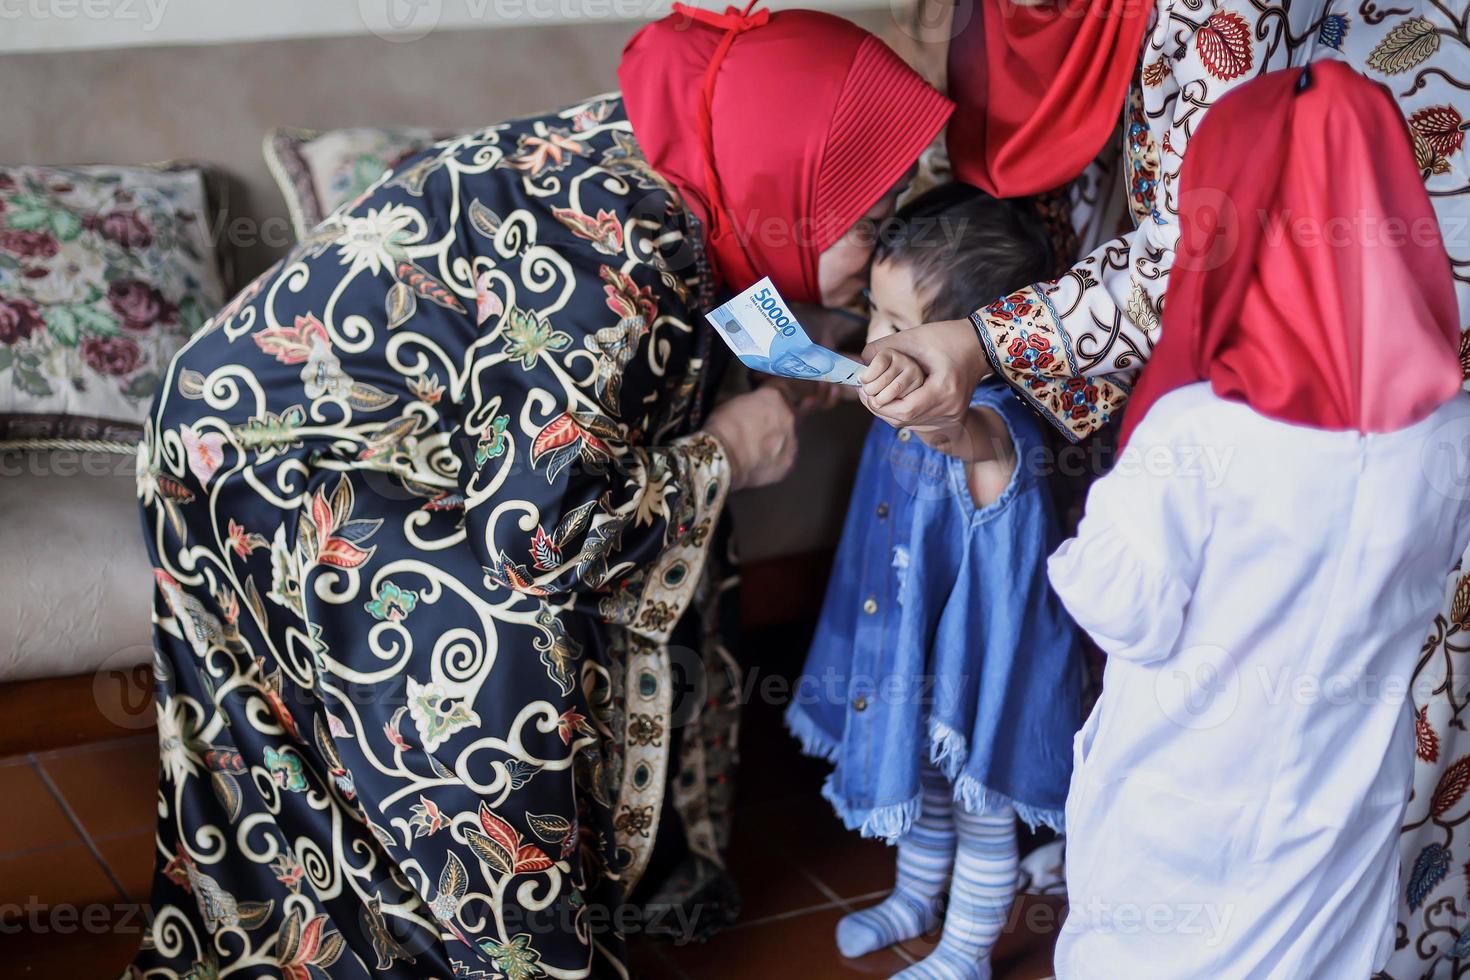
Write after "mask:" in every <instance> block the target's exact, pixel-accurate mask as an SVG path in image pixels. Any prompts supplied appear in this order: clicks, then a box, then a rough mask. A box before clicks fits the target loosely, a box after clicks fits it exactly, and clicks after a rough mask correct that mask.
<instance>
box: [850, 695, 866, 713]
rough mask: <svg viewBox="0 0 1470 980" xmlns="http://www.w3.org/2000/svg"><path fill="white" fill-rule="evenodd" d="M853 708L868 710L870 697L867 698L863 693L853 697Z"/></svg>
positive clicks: (855, 709)
mask: <svg viewBox="0 0 1470 980" xmlns="http://www.w3.org/2000/svg"><path fill="white" fill-rule="evenodd" d="M852 710H854V711H867V710H868V699H867V698H865V697H864V696H863V695H861V694H859V695H858V696H857V697H855V698H853V699H852Z"/></svg>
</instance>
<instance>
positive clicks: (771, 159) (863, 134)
mask: <svg viewBox="0 0 1470 980" xmlns="http://www.w3.org/2000/svg"><path fill="white" fill-rule="evenodd" d="M752 5H753V4H752ZM749 9H750V8H749V7H747V8H746V10H747V11H749ZM618 81H619V82H620V83H621V84H622V87H623V100H624V104H625V106H626V107H627V111H628V119H629V120H630V121H631V122H632V124H633V134H634V135H635V136H636V137H637V138H638V143H639V145H640V146H641V147H642V148H643V152H644V154H645V155H646V156H647V158H648V162H649V163H650V164H652V165H653V169H654V170H656V171H658V172H659V173H660V174H661V175H663V176H664V177H665V178H667V179H668V180H669V181H671V182H672V183H673V184H674V185H675V186H676V187H677V188H678V189H679V191H680V193H682V194H683V196H684V198H685V201H686V203H688V204H689V206H690V207H692V208H693V209H694V210H695V211H696V212H697V213H698V214H699V215H700V216H701V217H702V218H703V219H704V221H705V224H706V226H707V229H706V230H707V241H706V244H707V247H708V252H709V256H710V260H711V262H712V263H713V265H714V267H715V274H716V275H717V276H718V277H719V279H720V280H721V281H722V282H723V283H724V285H726V286H727V287H729V288H731V289H736V290H739V289H744V288H745V287H746V286H748V285H750V284H751V283H753V282H755V281H756V280H757V279H759V278H760V277H761V276H767V275H768V276H770V277H771V279H772V281H774V282H775V284H776V288H778V289H779V290H780V291H781V293H782V294H783V295H784V296H785V297H786V298H787V299H788V300H792V301H796V302H806V303H817V302H820V301H821V294H820V291H819V290H818V288H817V256H818V255H819V254H821V252H822V250H823V249H825V248H827V246H829V245H831V244H832V243H833V242H835V241H837V239H839V238H841V237H842V236H843V235H844V234H845V233H846V232H847V231H848V230H849V229H850V228H851V227H852V226H853V225H854V224H856V223H857V221H858V219H859V218H861V217H862V216H863V215H864V214H865V213H866V212H867V211H868V210H869V209H870V208H872V207H873V205H874V204H876V203H878V201H879V199H881V198H882V197H883V195H884V194H885V193H887V191H888V190H889V189H890V188H891V187H892V186H893V185H894V184H895V183H897V182H898V180H899V179H900V178H901V177H902V176H903V175H904V173H905V172H906V171H907V170H908V169H909V167H910V166H912V165H913V163H914V161H915V160H917V159H918V157H919V154H920V153H921V152H922V151H923V150H924V148H925V147H926V146H928V145H929V143H930V142H931V141H932V140H933V139H934V137H935V136H937V135H938V134H939V131H940V130H941V129H942V128H943V126H944V122H945V120H946V119H948V118H949V114H950V112H951V111H952V110H953V108H954V106H953V105H952V104H951V103H950V101H949V100H948V99H946V98H945V97H944V96H942V95H940V94H939V93H938V92H936V91H935V90H934V89H933V88H931V87H930V86H929V85H928V84H927V83H925V82H924V80H923V79H922V78H920V77H919V76H918V74H916V73H915V72H914V71H913V70H912V69H911V68H909V67H908V66H907V65H905V64H904V63H903V62H902V61H901V60H900V59H899V57H898V55H896V54H894V53H893V52H892V51H891V50H889V48H888V47H887V45H885V44H884V43H883V42H882V41H880V40H878V39H877V38H876V37H874V36H873V35H871V34H869V33H868V32H867V31H865V30H863V29H862V28H860V27H858V26H856V25H855V24H852V23H850V22H848V21H845V20H842V19H841V18H839V17H834V16H832V15H830V14H822V13H817V12H815V11H810V10H783V11H781V12H779V13H771V12H769V11H767V10H759V11H756V12H755V13H748V12H746V13H742V12H741V11H739V10H737V9H735V8H734V7H731V8H729V9H727V10H726V11H725V13H724V14H715V13H712V12H711V11H706V10H695V9H691V8H687V7H684V6H683V5H682V4H675V12H674V13H673V14H672V15H670V16H668V17H665V18H664V19H663V20H660V21H657V22H655V23H653V24H650V25H649V26H647V27H645V28H643V30H641V31H639V32H638V33H637V34H635V35H634V36H633V39H632V40H631V41H629V42H628V46H627V47H626V48H624V49H623V60H622V64H621V65H619V66H618Z"/></svg>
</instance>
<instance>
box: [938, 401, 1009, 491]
mask: <svg viewBox="0 0 1470 980" xmlns="http://www.w3.org/2000/svg"><path fill="white" fill-rule="evenodd" d="M914 433H915V434H916V435H917V436H918V437H919V438H920V439H922V440H923V441H924V445H926V446H928V447H929V448H931V449H936V450H938V451H939V452H942V453H944V454H945V455H946V456H953V457H954V458H955V459H958V460H960V461H961V462H962V463H965V464H966V466H965V476H966V479H967V481H968V483H969V485H970V497H971V499H972V500H974V502H975V506H976V507H986V506H989V505H990V504H993V503H994V502H995V500H996V498H997V497H999V496H1000V495H1001V494H1002V493H1003V492H1004V491H1005V488H1006V487H1007V486H1009V485H1010V482H1011V476H1012V475H1013V474H1014V473H1015V471H1016V445H1015V443H1014V442H1012V441H1011V430H1010V429H1009V428H1008V427H1007V426H1006V423H1005V420H1004V419H1002V418H1001V417H1000V414H999V413H998V412H996V411H995V410H994V409H990V408H983V407H981V406H978V405H977V406H971V408H970V409H969V411H967V412H966V413H965V415H964V417H963V418H961V419H960V421H959V422H958V423H956V424H954V425H951V426H915V427H914Z"/></svg>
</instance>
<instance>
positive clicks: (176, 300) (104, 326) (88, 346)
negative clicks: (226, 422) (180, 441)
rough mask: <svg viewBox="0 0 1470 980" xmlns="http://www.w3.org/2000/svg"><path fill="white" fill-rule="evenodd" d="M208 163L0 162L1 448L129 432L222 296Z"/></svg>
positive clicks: (116, 437)
mask: <svg viewBox="0 0 1470 980" xmlns="http://www.w3.org/2000/svg"><path fill="white" fill-rule="evenodd" d="M210 213H211V212H210V203H209V192H208V190H207V188H206V177H205V173H204V171H203V170H201V169H199V168H196V167H187V166H183V165H179V166H173V167H112V166H95V167H67V168H62V167H39V166H25V167H0V449H8V448H45V447H46V446H48V445H53V444H55V443H57V441H59V440H85V441H87V442H92V443H99V444H111V445H116V446H128V447H129V448H130V447H131V445H132V444H133V443H135V442H136V441H137V438H138V436H139V435H140V434H141V432H142V421H143V418H144V416H145V415H146V414H147V411H148V406H149V404H150V402H151V400H152V398H153V392H154V390H155V389H156V388H157V387H158V383H159V379H160V378H161V377H162V374H163V371H164V369H165V368H166V367H167V366H168V362H169V360H170V359H171V358H172V357H173V355H174V352H175V351H177V350H178V349H179V348H180V347H181V346H183V344H184V342H185V341H186V340H188V338H189V336H190V334H191V333H192V332H193V331H194V330H195V329H196V328H197V327H199V326H200V324H202V323H203V322H204V320H205V318H206V317H208V316H209V315H210V314H212V313H213V312H214V311H215V310H216V309H217V308H218V307H219V306H220V305H221V304H222V303H223V302H224V291H225V289H224V283H223V282H222V277H221V273H220V267H219V262H218V257H217V254H216V249H215V247H214V245H213V240H212V237H211V235H210Z"/></svg>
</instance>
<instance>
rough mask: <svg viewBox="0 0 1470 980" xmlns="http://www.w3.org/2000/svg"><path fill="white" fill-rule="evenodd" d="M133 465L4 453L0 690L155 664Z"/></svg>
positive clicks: (0, 464) (80, 456)
mask: <svg viewBox="0 0 1470 980" xmlns="http://www.w3.org/2000/svg"><path fill="white" fill-rule="evenodd" d="M134 487H135V483H134V479H133V457H132V456H124V455H115V454H100V453H99V454H93V453H77V452H51V453H14V452H11V453H3V454H0V682H3V681H12V680H20V679H24V678H32V677H56V676H62V675H66V674H81V673H88V672H91V671H95V670H96V669H98V668H99V667H101V666H104V665H106V666H108V667H119V668H121V667H129V666H132V665H134V664H138V663H143V662H151V660H152V639H151V633H150V630H151V627H150V624H149V610H150V608H151V606H150V603H151V602H152V594H153V575H152V572H151V570H150V568H149V563H148V553H147V551H146V550H145V549H144V547H143V533H142V530H141V528H142V524H141V519H140V518H139V516H138V502H137V498H136V491H135V489H134Z"/></svg>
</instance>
